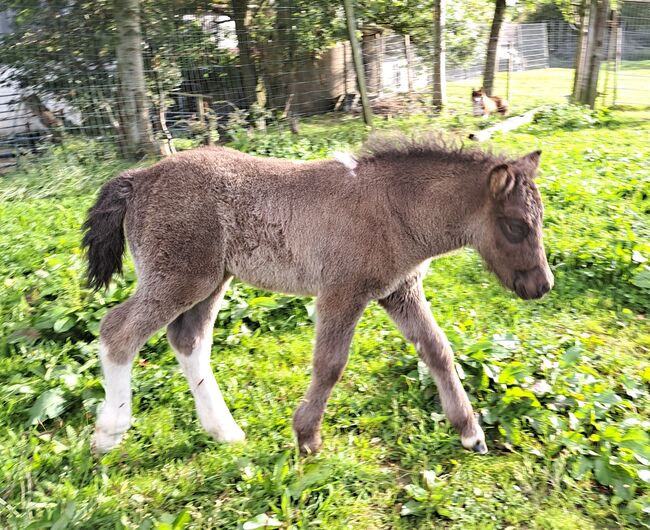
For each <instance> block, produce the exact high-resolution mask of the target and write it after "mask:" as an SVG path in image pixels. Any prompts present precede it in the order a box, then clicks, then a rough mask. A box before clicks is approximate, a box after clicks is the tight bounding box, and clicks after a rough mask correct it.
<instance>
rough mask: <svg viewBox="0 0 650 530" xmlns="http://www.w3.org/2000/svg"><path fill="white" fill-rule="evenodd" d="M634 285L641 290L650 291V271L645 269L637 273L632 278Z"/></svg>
mask: <svg viewBox="0 0 650 530" xmlns="http://www.w3.org/2000/svg"><path fill="white" fill-rule="evenodd" d="M632 284H633V285H636V286H637V287H640V288H641V289H650V270H648V269H644V270H642V271H641V272H637V273H636V274H635V275H634V277H633V278H632Z"/></svg>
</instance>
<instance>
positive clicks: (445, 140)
mask: <svg viewBox="0 0 650 530" xmlns="http://www.w3.org/2000/svg"><path fill="white" fill-rule="evenodd" d="M416 157H417V158H428V159H432V160H435V161H437V162H443V163H445V162H446V163H464V164H480V165H497V164H503V163H504V162H507V161H508V157H506V156H505V155H503V154H500V153H495V152H493V151H489V150H488V151H485V150H482V149H480V148H478V147H475V146H473V145H472V146H467V145H466V144H464V143H463V142H462V141H460V140H458V139H455V138H449V137H443V136H442V134H439V133H426V134H417V135H412V136H407V135H406V134H404V133H388V134H386V133H380V134H375V135H371V136H370V137H369V138H368V140H367V141H366V142H365V143H364V144H363V146H362V147H361V149H360V150H359V152H358V154H357V158H358V160H359V162H376V161H391V160H399V159H402V158H416Z"/></svg>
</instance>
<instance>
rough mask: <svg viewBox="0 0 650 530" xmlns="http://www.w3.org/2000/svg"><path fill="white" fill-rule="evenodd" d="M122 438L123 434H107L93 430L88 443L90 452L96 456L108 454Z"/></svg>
mask: <svg viewBox="0 0 650 530" xmlns="http://www.w3.org/2000/svg"><path fill="white" fill-rule="evenodd" d="M123 436H124V432H116V433H108V432H106V431H103V430H101V429H95V432H94V434H93V437H92V440H91V442H90V450H91V451H92V452H93V453H95V454H97V455H103V454H104V453H108V452H109V451H110V450H111V449H114V448H116V447H117V446H118V445H120V442H121V441H122V437H123Z"/></svg>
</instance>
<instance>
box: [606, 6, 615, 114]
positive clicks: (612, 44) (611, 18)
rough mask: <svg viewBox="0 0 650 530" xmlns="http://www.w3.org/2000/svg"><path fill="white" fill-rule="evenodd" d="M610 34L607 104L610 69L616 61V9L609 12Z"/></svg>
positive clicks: (608, 43)
mask: <svg viewBox="0 0 650 530" xmlns="http://www.w3.org/2000/svg"><path fill="white" fill-rule="evenodd" d="M609 15H610V16H609V24H608V36H607V67H606V68H605V83H604V88H603V94H604V96H603V97H604V102H605V104H607V94H608V91H609V78H610V71H611V70H612V66H613V64H612V63H613V62H614V53H615V51H616V50H615V49H616V11H615V10H613V9H612V11H610V13H609Z"/></svg>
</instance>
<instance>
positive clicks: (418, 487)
mask: <svg viewBox="0 0 650 530" xmlns="http://www.w3.org/2000/svg"><path fill="white" fill-rule="evenodd" d="M464 90H465V89H464V88H463V93H464ZM450 92H451V90H450ZM558 101H559V99H558ZM580 112H583V111H580ZM576 116H577V117H576ZM601 118H602V121H601V122H599V121H598V119H601ZM442 123H444V124H445V126H450V127H453V128H455V129H457V130H464V129H463V128H464V127H474V126H476V125H477V123H480V122H475V121H473V120H468V121H467V122H461V121H458V120H455V121H454V117H453V116H451V117H449V118H447V119H446V121H443V122H442ZM431 124H432V119H431V118H430V117H426V116H414V117H410V118H402V119H398V120H392V121H389V122H387V123H385V124H382V126H385V127H400V128H403V129H407V130H417V129H421V128H423V127H427V126H430V125H431ZM365 134H366V131H365V129H364V128H363V127H362V126H360V125H359V123H358V121H343V122H341V120H336V119H334V118H332V117H320V118H315V119H312V120H309V121H306V122H305V123H304V124H303V126H302V132H301V135H300V137H299V138H291V136H290V135H289V136H287V137H285V135H284V133H277V134H273V135H267V137H265V138H253V139H251V140H249V141H248V142H247V143H246V144H245V145H244V146H243V147H246V148H248V149H249V150H251V151H253V152H258V151H260V152H264V153H267V154H268V153H271V154H277V155H279V156H301V157H304V158H308V157H316V156H324V155H326V154H327V153H328V152H329V150H330V149H333V148H338V147H341V146H345V145H349V144H356V143H358V142H359V141H360V140H361V139H362V138H363V137H364V135H365ZM649 135H650V112H649V111H647V110H627V111H617V112H613V113H611V114H607V115H606V116H605V118H603V117H602V116H600V118H598V117H596V118H593V117H592V116H591V115H588V116H587V118H584V116H583V114H578V115H576V114H575V111H573V110H566V109H560V110H558V111H555V112H554V113H553V114H551V115H549V117H547V118H546V121H544V120H541V121H540V122H539V123H537V124H535V125H534V126H532V127H530V128H528V129H521V130H520V131H518V132H515V133H511V134H510V135H508V136H505V137H497V138H496V139H495V142H494V145H495V146H496V147H497V148H503V149H508V150H510V151H513V152H516V153H524V152H528V151H530V150H533V149H535V148H542V149H543V150H544V154H543V161H542V174H541V177H540V178H539V185H540V189H541V192H542V195H543V197H544V200H545V204H546V223H545V224H546V228H545V230H546V245H547V251H548V255H549V262H550V263H551V265H552V268H553V270H554V273H555V275H556V288H555V290H554V291H553V292H552V293H551V295H549V296H548V297H547V298H545V299H544V300H542V301H539V302H533V303H527V302H523V301H520V300H517V299H516V298H515V297H514V295H512V294H511V293H508V292H506V291H504V290H503V289H502V288H501V287H499V286H498V285H497V284H496V282H495V280H494V279H493V278H491V277H490V275H489V274H488V273H487V272H485V271H484V270H483V268H482V266H481V264H480V260H479V259H478V257H477V255H476V254H475V253H474V252H472V251H469V250H467V251H462V252H457V253H454V254H453V255H451V256H447V257H443V258H441V259H439V260H437V261H435V262H434V263H433V264H432V266H431V269H430V273H429V275H428V276H427V279H426V292H427V296H428V298H429V300H430V301H431V303H432V311H433V313H434V315H435V317H436V318H437V319H438V321H439V323H440V325H441V326H442V328H443V329H444V330H445V331H446V332H447V334H448V336H449V338H450V340H451V342H452V344H453V346H454V348H455V350H456V351H457V360H458V366H459V370H460V371H461V373H462V374H463V376H464V384H465V387H466V388H467V389H468V391H469V392H470V395H471V398H472V401H473V402H474V404H475V406H476V409H477V410H478V411H479V412H480V414H481V416H482V420H483V423H484V426H485V429H486V433H487V437H488V443H489V446H490V450H491V452H490V453H489V454H488V455H486V456H479V455H475V454H469V453H467V452H465V451H463V450H462V448H461V445H460V441H459V439H458V436H457V435H456V434H455V433H454V432H453V431H452V430H451V429H450V427H449V425H448V424H447V422H446V421H445V420H444V418H443V417H442V415H441V409H440V405H439V403H438V400H437V394H436V392H435V388H434V386H433V384H432V382H431V380H430V378H429V377H428V375H427V374H426V373H425V371H423V370H422V367H421V366H420V365H419V364H418V361H417V356H416V354H415V351H414V349H413V347H412V346H411V345H409V344H408V343H407V342H405V340H404V339H403V338H402V337H401V336H400V334H399V333H398V332H397V331H396V330H395V328H394V326H393V325H392V324H391V323H390V322H389V320H388V319H387V317H386V316H385V314H384V313H383V312H382V310H381V309H380V308H379V307H378V306H377V305H376V304H375V305H372V306H370V308H369V309H368V310H367V311H366V313H365V315H364V317H363V319H362V320H361V322H360V324H359V327H358V331H357V334H356V336H355V339H354V342H353V345H352V349H351V357H350V363H349V366H348V368H347V371H346V373H345V376H344V378H343V380H342V382H341V383H340V384H339V385H338V386H337V388H336V389H335V391H334V393H333V396H332V399H331V402H330V404H329V407H328V410H327V413H326V416H325V421H324V440H325V446H324V450H323V452H322V453H321V454H319V455H315V456H310V457H307V458H300V457H299V456H298V455H297V454H296V451H295V446H294V442H293V438H292V432H291V423H290V420H291V414H292V411H293V409H294V407H295V406H296V404H297V403H298V401H299V399H300V398H301V396H302V394H303V392H304V391H305V389H306V387H307V384H308V377H309V360H310V355H311V353H310V352H311V347H312V342H313V329H312V325H311V319H310V316H309V315H310V314H311V301H310V300H306V299H297V298H293V297H282V296H279V295H274V296H272V298H271V300H269V299H268V298H264V299H260V297H261V296H266V293H260V292H258V291H255V290H253V289H250V288H247V287H244V286H242V285H235V287H234V289H233V292H232V293H231V295H230V296H229V301H228V305H227V306H226V307H225V308H224V310H223V311H222V313H221V314H220V317H219V320H218V323H217V326H216V328H215V334H214V337H215V344H214V348H213V367H214V369H215V373H216V375H217V379H218V380H219V383H220V385H221V388H222V391H223V393H224V395H225V396H226V400H227V401H228V403H229V405H230V407H231V409H232V411H233V414H234V416H235V418H236V419H237V421H238V422H239V423H240V425H241V426H242V427H243V428H244V430H245V431H246V432H247V436H248V439H247V441H246V443H245V444H241V445H234V446H222V445H219V444H217V443H215V442H214V441H212V440H211V439H210V438H209V437H208V436H207V435H206V434H204V433H203V432H202V431H201V428H200V425H199V424H198V421H197V419H196V416H195V412H194V405H193V402H192V399H191V396H190V393H189V391H188V389H187V385H186V383H185V381H184V379H183V377H182V374H181V373H180V371H179V369H178V367H177V366H176V363H175V360H174V358H173V354H172V353H171V352H170V349H169V347H168V345H167V342H166V341H165V339H164V336H163V335H162V334H161V333H159V334H157V335H156V336H155V337H153V338H152V339H151V340H150V341H149V342H148V344H147V345H146V346H145V348H144V349H143V351H142V352H141V355H140V358H139V361H138V362H136V367H135V370H134V398H135V401H134V414H135V418H136V419H135V424H134V427H133V428H132V429H131V431H130V432H129V434H128V435H127V438H126V440H125V442H124V443H123V445H122V446H121V447H120V448H119V449H118V450H115V451H113V452H111V453H110V454H108V455H106V456H104V457H101V458H98V457H95V456H93V455H91V453H90V451H89V447H88V443H89V437H90V434H91V431H92V425H93V421H94V417H95V413H96V408H97V406H98V404H99V403H100V402H101V399H102V398H103V391H102V388H101V381H100V370H99V366H98V362H97V358H96V353H97V351H96V349H97V346H96V340H95V336H96V333H97V325H98V321H99V319H100V318H101V317H102V316H103V314H105V311H106V308H107V307H110V306H113V305H115V304H116V303H118V302H119V301H121V300H123V299H124V298H125V297H126V296H128V294H129V293H130V292H132V290H133V287H134V284H133V281H134V274H133V270H132V268H131V266H130V265H129V267H127V271H126V274H125V277H124V278H123V279H119V280H118V281H116V282H115V284H114V285H113V286H112V287H111V289H109V291H108V292H106V293H100V294H91V293H89V292H88V291H87V290H85V288H84V287H83V282H82V274H83V266H84V265H83V260H82V257H81V254H80V248H79V226H80V223H81V222H82V221H83V218H84V215H85V212H86V210H87V208H88V207H89V206H90V204H91V203H92V201H93V198H94V193H95V190H96V188H97V186H98V184H99V182H101V181H102V180H104V179H105V178H107V177H108V176H109V175H110V174H113V173H114V172H115V171H117V170H119V169H121V168H122V167H123V165H122V164H121V163H119V162H115V161H114V160H113V159H112V158H107V159H105V160H97V159H96V158H95V157H92V156H90V154H89V153H90V149H91V148H90V147H89V146H84V145H80V144H77V145H75V144H74V143H69V144H68V146H67V147H66V148H64V149H63V152H56V151H55V152H53V153H52V154H51V155H50V156H49V157H48V158H45V159H42V160H40V161H35V162H33V163H31V164H29V165H28V166H26V167H25V168H24V169H23V172H22V173H19V174H16V175H15V176H13V177H12V178H11V180H8V181H5V182H4V183H3V184H2V186H0V194H1V196H2V201H0V215H1V216H2V219H3V220H6V221H5V222H4V223H2V224H1V225H0V241H1V242H2V245H3V248H5V251H4V252H3V253H2V255H0V272H1V276H2V278H3V280H2V283H1V284H0V398H1V401H2V403H3V405H4V406H3V408H2V410H0V526H2V527H7V528H21V529H25V528H56V529H61V528H77V527H79V528H160V529H170V528H224V529H225V528H248V529H253V528H262V527H267V528H274V527H281V528H327V529H343V528H351V529H358V528H369V529H370V528H371V529H375V528H397V529H400V528H402V529H409V530H410V529H416V528H449V529H462V530H468V529H474V528H476V529H479V528H480V529H505V528H511V529H549V530H557V529H567V530H569V529H571V530H573V529H592V528H593V529H601V528H629V529H636V528H642V527H644V526H645V527H647V526H648V514H649V513H650V499H649V497H648V482H649V481H650V477H649V476H648V473H649V472H648V465H649V463H650V443H649V442H648V436H647V430H648V427H649V426H648V414H649V413H650V400H649V399H648V396H649V394H648V390H649V389H648V384H649V383H650V366H649V362H648V361H649V352H650V327H649V326H648V320H647V318H648V317H647V311H648V308H649V307H650V303H649V300H650V278H649V276H650V269H648V267H647V261H644V260H648V259H650V243H649V241H650V217H649V216H650V205H649V201H650V199H649V197H650V187H649V186H650V167H649V166H648V147H647V145H648V142H647V140H648V137H649ZM84 153H85V154H84ZM70 176H74V178H69V177H70ZM77 176H80V177H81V180H82V185H77V184H76V182H77V181H78V180H79V179H78V178H77ZM45 178H47V179H49V180H47V181H45ZM542 383H543V385H542ZM544 385H545V386H546V388H545V389H544V388H543V386H544ZM264 525H266V526H264Z"/></svg>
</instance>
